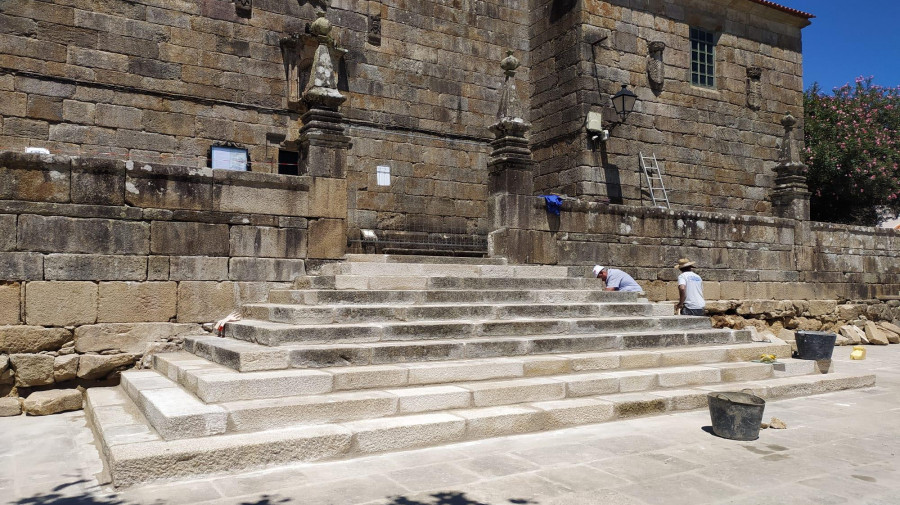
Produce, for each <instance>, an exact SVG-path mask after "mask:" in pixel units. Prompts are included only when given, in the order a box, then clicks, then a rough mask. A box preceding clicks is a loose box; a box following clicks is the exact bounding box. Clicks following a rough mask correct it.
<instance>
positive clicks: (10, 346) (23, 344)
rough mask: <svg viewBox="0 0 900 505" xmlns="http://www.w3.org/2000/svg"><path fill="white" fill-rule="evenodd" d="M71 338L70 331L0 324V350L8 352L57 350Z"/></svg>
mask: <svg viewBox="0 0 900 505" xmlns="http://www.w3.org/2000/svg"><path fill="white" fill-rule="evenodd" d="M71 340H72V331H71V330H67V329H65V328H44V327H43V326H24V325H23V326H0V352H5V353H9V354H22V353H37V352H41V351H57V350H59V349H60V348H61V347H62V346H63V345H65V344H66V343H67V342H70V341H71Z"/></svg>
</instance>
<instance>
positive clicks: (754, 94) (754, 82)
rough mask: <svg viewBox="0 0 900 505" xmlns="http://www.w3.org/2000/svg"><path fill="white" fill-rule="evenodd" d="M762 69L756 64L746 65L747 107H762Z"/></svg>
mask: <svg viewBox="0 0 900 505" xmlns="http://www.w3.org/2000/svg"><path fill="white" fill-rule="evenodd" d="M761 77H762V69H761V68H759V67H756V66H752V67H747V107H750V109H752V110H759V109H760V107H762V92H761V91H762V84H761V83H760V78H761Z"/></svg>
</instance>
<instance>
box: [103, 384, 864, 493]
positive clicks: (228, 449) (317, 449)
mask: <svg viewBox="0 0 900 505" xmlns="http://www.w3.org/2000/svg"><path fill="white" fill-rule="evenodd" d="M779 381H780V382H779ZM874 383H875V377H874V376H873V375H866V376H847V375H839V374H835V375H819V376H808V377H794V378H788V379H772V380H769V381H764V382H756V383H745V384H733V385H726V387H737V386H738V385H743V386H746V387H747V389H749V390H752V391H754V392H755V394H758V395H759V396H762V397H763V398H765V399H767V400H774V399H780V398H788V397H793V396H800V395H810V394H820V393H827V392H832V391H838V390H844V389H852V388H861V387H867V386H871V385H873V384H874ZM767 384H768V385H767ZM720 387H723V386H721V385H720V386H709V387H700V388H695V389H687V390H676V391H659V392H651V393H625V394H619V395H610V396H608V397H605V398H603V399H594V398H583V399H574V400H571V399H570V400H550V401H543V402H533V403H530V404H525V405H521V406H515V407H489V408H480V409H468V410H454V411H452V412H450V413H446V414H425V415H413V416H402V417H395V418H387V419H372V420H364V421H352V422H346V423H343V424H339V425H324V426H311V427H304V428H293V429H283V430H272V431H266V432H257V433H247V434H231V435H222V436H217V437H209V438H208V439H204V440H203V443H198V442H199V441H198V440H186V441H180V442H179V441H175V442H169V443H165V442H159V441H150V442H145V443H136V444H123V443H121V442H118V443H117V441H116V439H115V436H116V435H115V434H113V433H111V431H115V430H119V431H121V430H123V429H126V430H127V429H128V428H131V427H132V425H128V424H120V425H115V424H114V422H113V424H114V425H113V426H112V427H111V428H110V427H109V426H106V425H103V424H98V423H100V422H101V421H98V419H102V417H100V416H95V415H92V416H91V418H92V419H93V421H94V423H95V428H96V431H97V432H98V433H99V434H100V437H101V439H102V442H101V443H102V446H103V447H104V448H105V450H106V452H107V454H108V458H109V468H110V471H111V474H112V478H113V482H114V484H115V485H117V486H128V485H133V484H136V483H140V482H146V481H152V480H158V479H164V478H172V477H185V476H188V475H198V474H206V473H213V472H223V471H235V470H239V469H249V468H252V467H255V466H259V465H264V464H276V463H288V462H309V461H321V460H327V459H337V458H347V457H354V456H363V455H367V454H373V453H380V452H388V451H400V450H407V449H414V448H418V447H428V446H435V445H444V444H450V443H454V442H462V441H467V440H478V439H484V438H492V437H499V436H506V435H515V434H522V433H529V432H536V431H543V430H549V429H559V428H565V427H570V426H578V425H583V424H593V423H601V422H607V421H613V420H618V419H625V418H630V417H634V416H638V415H653V414H661V413H665V412H674V411H681V410H691V409H698V408H706V393H707V392H712V391H716V390H717V389H718V388H720ZM97 393H98V390H97V389H90V390H88V405H89V410H94V409H96V408H98V407H97V406H96V403H95V397H96V395H97ZM101 408H102V407H101ZM123 410H127V409H123ZM126 422H134V421H133V420H131V419H129V420H128V421H126ZM133 426H134V429H135V431H137V430H139V429H142V426H139V425H133ZM236 451H239V453H240V455H241V457H240V458H238V459H236V458H234V454H236ZM198 462H202V466H200V465H201V463H198ZM241 465H244V466H241Z"/></svg>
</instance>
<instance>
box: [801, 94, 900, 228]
mask: <svg viewBox="0 0 900 505" xmlns="http://www.w3.org/2000/svg"><path fill="white" fill-rule="evenodd" d="M803 105H804V109H805V122H804V129H803V130H804V137H805V139H806V149H805V150H804V152H803V162H804V163H806V165H807V166H808V167H809V171H808V173H807V177H808V183H809V189H810V191H811V192H812V197H811V201H810V214H811V218H812V219H813V220H815V221H826V222H832V223H850V224H860V225H875V224H877V223H878V221H879V209H885V210H888V211H889V212H892V213H894V214H896V213H898V212H900V169H898V164H900V86H898V87H896V88H884V87H881V86H877V85H873V84H872V78H871V77H869V78H862V77H859V78H857V79H856V83H855V85H850V84H846V85H844V86H843V87H841V88H835V89H834V90H833V94H832V95H826V94H824V93H822V92H821V90H820V89H819V86H818V84H813V85H812V87H810V88H809V89H808V90H806V92H805V93H804V94H803Z"/></svg>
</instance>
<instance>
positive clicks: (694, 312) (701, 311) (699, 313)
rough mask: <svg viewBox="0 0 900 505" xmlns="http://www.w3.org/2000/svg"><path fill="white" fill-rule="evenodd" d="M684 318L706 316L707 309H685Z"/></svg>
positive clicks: (683, 311)
mask: <svg viewBox="0 0 900 505" xmlns="http://www.w3.org/2000/svg"><path fill="white" fill-rule="evenodd" d="M681 315H682V316H705V315H706V309H688V308H685V307H682V308H681Z"/></svg>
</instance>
